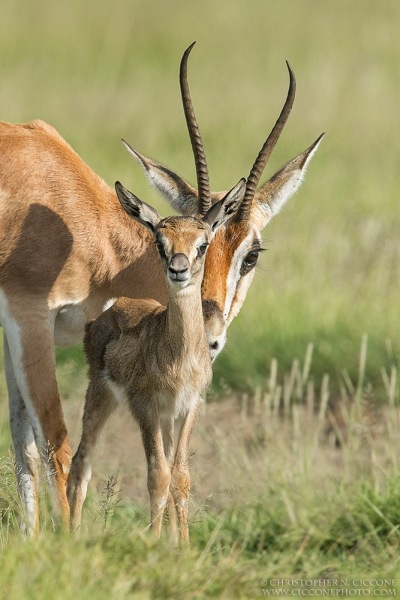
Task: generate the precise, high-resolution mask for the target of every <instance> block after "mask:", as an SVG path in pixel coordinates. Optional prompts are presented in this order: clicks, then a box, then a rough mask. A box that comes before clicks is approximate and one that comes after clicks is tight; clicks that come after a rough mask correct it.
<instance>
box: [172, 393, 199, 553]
mask: <svg viewBox="0 0 400 600" xmlns="http://www.w3.org/2000/svg"><path fill="white" fill-rule="evenodd" d="M199 411H200V401H199V402H198V403H197V404H196V406H195V408H194V409H193V410H191V411H189V412H188V414H187V415H186V417H185V418H184V419H183V421H182V425H181V430H180V433H179V439H178V445H177V448H176V454H175V460H174V465H173V467H172V481H171V491H172V495H173V497H174V501H175V508H176V512H177V514H178V521H179V532H180V540H181V542H183V543H189V526H188V511H189V494H190V472H189V443H190V437H191V435H192V431H193V427H194V424H195V421H196V418H197V416H198V414H199Z"/></svg>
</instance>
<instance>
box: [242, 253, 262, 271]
mask: <svg viewBox="0 0 400 600" xmlns="http://www.w3.org/2000/svg"><path fill="white" fill-rule="evenodd" d="M260 250H261V248H260V249H257V250H252V251H251V252H249V253H248V255H247V256H246V258H245V259H244V261H243V263H242V268H241V269H240V274H241V275H242V276H243V275H247V273H249V272H250V271H251V270H252V269H253V268H254V267H255V266H256V264H257V260H258V256H259V254H260Z"/></svg>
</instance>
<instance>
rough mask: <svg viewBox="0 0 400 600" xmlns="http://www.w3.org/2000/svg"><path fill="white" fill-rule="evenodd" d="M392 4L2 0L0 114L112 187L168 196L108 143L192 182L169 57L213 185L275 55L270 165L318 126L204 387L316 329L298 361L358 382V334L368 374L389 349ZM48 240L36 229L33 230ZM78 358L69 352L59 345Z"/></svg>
mask: <svg viewBox="0 0 400 600" xmlns="http://www.w3.org/2000/svg"><path fill="white" fill-rule="evenodd" d="M399 17H400V8H399V4H398V2H397V1H396V0H383V1H382V2H376V0H375V1H374V0H336V1H335V2H321V1H317V0H280V1H279V2H277V1H270V0H251V1H248V2H237V1H232V2H228V1H220V2H215V1H214V2H212V1H210V0H205V1H202V2H198V1H194V0H185V1H183V0H181V1H173V2H165V1H162V0H154V1H152V2H145V1H144V0H143V1H139V0H133V1H132V0H131V1H128V0H102V1H98V2H94V1H93V0H88V1H86V2H80V1H78V0H70V1H69V2H64V3H61V2H48V1H47V2H44V1H40V0H39V1H36V2H28V1H27V0H13V1H11V0H3V3H2V16H1V19H0V56H1V68H0V74H1V86H0V118H1V119H2V120H5V121H12V122H25V121H29V120H31V119H34V118H41V119H44V120H46V121H47V122H49V123H51V124H52V125H53V126H55V127H56V128H57V129H58V130H59V131H60V133H61V134H62V135H63V136H64V137H65V138H66V139H67V141H68V142H70V144H71V145H72V146H73V148H74V149H75V150H76V151H77V152H78V153H79V154H80V156H81V157H82V158H83V159H84V160H85V161H86V162H87V163H88V164H89V165H90V166H91V167H92V168H93V169H94V171H95V172H96V173H98V174H99V175H101V176H102V177H103V178H104V179H105V180H106V181H107V182H108V183H109V184H111V185H112V184H113V183H114V181H115V180H116V179H120V180H121V181H123V182H124V184H125V185H126V186H127V187H130V188H131V189H133V190H134V191H135V192H136V193H137V194H138V195H139V196H140V197H142V198H143V199H146V200H147V201H149V202H153V203H156V204H157V205H158V208H159V209H160V210H161V211H162V212H163V214H168V212H169V207H167V205H166V204H164V203H162V202H161V201H159V199H158V198H157V196H156V194H155V192H154V191H153V190H151V189H149V187H148V184H147V182H146V181H145V178H144V177H143V174H142V172H141V171H140V169H139V167H138V166H137V165H136V164H135V163H134V161H133V160H132V159H131V158H130V157H129V155H128V154H127V152H126V151H125V150H124V149H123V147H122V145H121V143H120V141H119V140H120V138H121V137H124V138H126V139H127V140H128V141H129V142H130V143H131V144H132V145H133V146H134V147H137V148H138V149H139V150H140V151H141V152H143V153H144V154H147V155H148V156H151V157H153V158H156V159H158V160H159V161H160V162H163V163H164V164H167V165H168V166H170V167H171V168H172V169H173V170H175V171H177V172H178V173H179V174H180V175H181V176H183V177H185V178H186V179H189V180H190V181H191V182H194V180H195V175H194V165H193V159H192V154H191V149H190V143H189V140H188V135H187V132H186V128H185V124H184V118H183V114H182V109H181V105H180V97H179V86H178V67H179V61H180V57H181V55H182V52H183V50H184V49H185V48H186V47H187V46H188V45H189V44H190V43H191V42H192V41H193V40H197V45H196V47H195V49H194V51H193V52H192V55H191V58H190V71H189V77H190V85H191V90H192V96H193V100H194V104H195V108H196V112H197V115H198V119H199V123H200V126H201V130H202V134H203V137H204V141H205V145H206V151H207V156H208V162H209V167H210V172H211V182H212V187H213V189H226V188H228V187H229V186H232V185H233V184H234V183H235V182H236V181H237V180H238V178H239V177H242V176H246V175H247V174H248V172H249V169H250V166H251V164H252V162H253V160H254V158H255V156H256V154H257V152H258V151H259V149H260V147H261V145H262V143H263V141H264V139H265V137H266V135H267V134H268V132H269V130H270V128H271V127H272V125H273V123H274V122H275V119H276V117H277V114H278V113H279V110H280V108H281V105H282V103H283V101H284V98H285V95H286V89H287V83H288V76H287V71H286V66H285V60H286V59H287V60H288V61H289V62H290V64H291V65H292V67H293V69H294V71H295V73H296V77H297V84H298V88H297V89H298V92H297V98H296V101H295V105H294V109H293V112H292V115H291V117H290V120H289V122H288V124H287V126H286V129H285V131H284V133H283V135H282V138H281V141H280V142H279V144H278V146H277V148H276V151H275V152H274V155H273V157H272V159H271V164H270V165H269V166H268V168H267V172H266V175H268V174H269V175H271V174H272V173H273V172H274V171H275V170H276V169H278V168H279V167H280V166H281V165H282V164H283V163H284V162H286V161H287V160H288V159H290V158H291V157H293V156H294V155H295V154H297V153H298V152H300V151H302V150H303V149H304V148H306V147H307V146H308V145H309V144H310V143H311V142H312V141H314V139H316V137H317V136H318V135H319V134H320V133H321V132H322V131H326V133H327V135H326V137H325V139H324V140H323V143H322V145H321V147H320V150H319V151H318V153H317V154H316V156H315V158H314V159H313V161H312V163H311V165H310V167H309V170H308V173H307V177H306V179H305V182H304V184H303V186H302V188H301V190H300V192H299V193H298V194H297V196H296V197H295V198H293V199H292V200H291V201H290V203H289V205H288V206H287V207H286V208H285V209H284V211H283V212H282V213H281V214H280V215H279V216H278V217H276V218H275V220H274V221H273V222H272V223H271V224H270V226H268V228H267V229H266V230H265V232H264V239H265V246H266V248H267V249H268V251H267V252H266V253H264V255H263V258H262V263H261V266H260V267H259V269H258V272H257V274H256V277H255V280H254V283H253V286H252V288H251V290H250V292H249V295H248V298H247V300H246V302H245V305H244V307H243V309H242V312H241V313H240V315H239V317H237V319H236V320H235V321H234V323H233V325H232V327H231V329H230V332H229V341H228V344H227V347H226V350H225V352H224V353H223V355H222V356H221V357H220V359H219V360H218V362H217V364H216V368H215V382H216V386H217V387H216V389H218V386H221V385H223V384H225V385H227V386H228V387H230V388H233V389H240V388H246V387H249V386H250V387H253V386H254V385H256V384H258V383H261V382H263V381H265V379H266V378H267V376H268V372H269V365H270V360H271V358H272V357H276V358H277V360H278V363H279V374H280V375H281V374H283V373H285V372H287V370H288V369H289V368H290V366H291V364H292V362H293V360H294V359H295V358H300V359H302V357H304V354H305V352H306V348H307V345H308V344H309V343H310V342H312V343H313V344H314V358H313V365H312V373H313V376H314V378H315V380H316V381H317V382H318V381H320V380H321V377H322V375H323V373H325V372H328V373H329V374H330V375H331V382H332V385H333V386H335V385H338V384H339V383H340V380H341V377H342V376H343V375H342V374H343V371H346V372H348V373H349V376H350V377H351V378H352V379H353V381H355V379H356V377H357V365H358V354H359V347H360V341H361V337H362V335H363V333H367V334H368V361H367V370H366V376H367V380H368V381H370V382H371V383H372V384H373V385H374V386H376V387H377V388H379V386H380V385H381V374H380V372H381V368H382V367H385V368H388V367H389V366H392V365H397V364H398V352H399V341H400V340H399V330H398V321H399V314H398V313H399V310H398V308H399V297H400V295H399V291H400V277H399V274H400V266H399V265H400V261H399V255H400V249H399V248H400V246H399V243H398V232H399V229H400V227H399V226H400V209H399V206H398V204H399V199H398V195H399V193H398V191H399V189H400V171H399V168H398V163H399V156H400V141H399V135H398V130H399V108H398V104H399V97H400V93H399V92H400V38H399V24H400V23H399ZM43 243H45V240H44V241H43ZM71 358H72V360H73V361H75V362H74V364H75V365H76V369H78V370H81V369H82V368H83V359H82V353H81V349H80V348H77V349H72V350H68V351H65V350H63V351H61V352H59V353H58V361H59V362H60V364H61V363H65V362H66V361H68V360H70V359H71Z"/></svg>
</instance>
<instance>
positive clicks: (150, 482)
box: [138, 409, 171, 537]
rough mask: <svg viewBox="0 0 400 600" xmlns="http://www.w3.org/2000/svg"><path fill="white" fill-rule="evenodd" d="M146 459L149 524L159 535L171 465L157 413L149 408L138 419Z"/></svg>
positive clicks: (167, 493) (167, 494)
mask: <svg viewBox="0 0 400 600" xmlns="http://www.w3.org/2000/svg"><path fill="white" fill-rule="evenodd" d="M138 422H139V427H140V431H141V434H142V440H143V446H144V450H145V453H146V459H147V487H148V490H149V496H150V510H151V525H152V528H153V531H154V533H155V534H156V536H157V537H160V533H161V524H162V518H163V514H164V510H165V507H166V505H167V502H168V496H169V485H170V482H171V467H170V465H169V464H168V461H167V459H166V457H165V453H164V444H163V436H162V431H161V426H160V421H159V418H158V415H157V414H156V412H155V411H152V410H151V409H149V410H148V411H146V414H145V415H141V416H140V418H139V419H138Z"/></svg>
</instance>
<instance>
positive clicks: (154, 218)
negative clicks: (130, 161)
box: [115, 181, 161, 233]
mask: <svg viewBox="0 0 400 600" xmlns="http://www.w3.org/2000/svg"><path fill="white" fill-rule="evenodd" d="M115 191H116V192H117V196H118V200H119V201H120V202H121V205H122V208H123V209H124V210H125V212H127V213H128V215H129V216H130V217H132V218H133V219H135V221H138V223H140V224H141V225H144V226H145V227H147V229H150V231H151V232H152V233H154V229H155V228H156V227H157V225H158V223H159V222H160V221H161V217H160V215H159V214H158V212H157V211H156V209H155V208H153V207H152V206H150V205H149V204H146V202H142V201H141V200H139V198H138V197H137V196H135V194H132V192H130V191H129V190H127V189H126V188H124V186H123V185H122V184H121V183H120V182H119V181H116V182H115Z"/></svg>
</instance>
